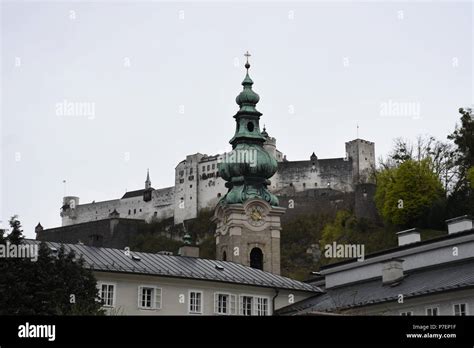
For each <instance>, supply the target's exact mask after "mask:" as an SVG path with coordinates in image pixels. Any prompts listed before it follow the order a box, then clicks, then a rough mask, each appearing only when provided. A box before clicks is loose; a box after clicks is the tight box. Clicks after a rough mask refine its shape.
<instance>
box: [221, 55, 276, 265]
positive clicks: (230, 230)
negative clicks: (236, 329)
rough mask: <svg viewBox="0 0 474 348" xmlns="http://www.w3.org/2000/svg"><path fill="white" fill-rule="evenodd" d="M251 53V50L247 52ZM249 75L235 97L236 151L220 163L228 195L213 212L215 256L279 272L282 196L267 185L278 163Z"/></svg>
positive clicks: (233, 143) (247, 67) (234, 140)
mask: <svg viewBox="0 0 474 348" xmlns="http://www.w3.org/2000/svg"><path fill="white" fill-rule="evenodd" d="M246 56H247V58H248V56H249V54H248V53H247V54H246ZM245 67H246V69H247V74H246V76H245V79H244V81H243V82H242V85H243V86H244V88H243V91H242V92H241V93H240V94H239V95H238V96H237V98H236V102H237V104H238V105H239V107H240V109H239V111H238V112H237V114H236V115H235V116H234V118H235V121H236V130H235V135H234V137H233V138H232V139H231V140H230V143H231V144H232V151H231V152H230V153H228V154H224V155H223V159H222V160H221V161H220V163H219V164H218V170H219V173H220V175H221V177H222V178H223V179H224V180H225V181H226V184H225V186H226V187H227V188H228V192H227V194H226V195H225V196H224V197H223V198H222V199H221V200H220V201H219V204H218V205H217V207H216V209H215V213H214V217H213V221H214V222H216V225H217V228H216V258H217V259H218V260H227V261H234V262H238V263H241V264H244V265H247V266H251V267H254V268H258V269H262V270H264V271H267V272H272V273H275V274H280V230H281V227H280V216H281V215H283V214H284V212H285V209H284V208H280V207H278V198H277V197H276V196H275V195H274V194H273V193H271V192H270V191H269V190H268V188H267V186H268V185H270V181H269V180H268V179H269V178H271V177H272V176H273V175H274V174H275V172H276V171H277V168H278V164H277V161H276V159H275V157H274V155H273V153H272V147H271V145H269V144H268V143H267V145H266V146H267V148H268V149H269V150H268V151H267V150H266V149H264V143H265V142H266V141H267V138H266V137H265V135H264V134H262V133H261V132H260V126H259V121H260V116H261V115H262V114H261V113H260V112H259V111H257V109H256V108H255V106H256V104H257V103H258V101H259V99H260V97H259V96H258V94H257V93H255V92H254V91H253V90H252V85H253V81H252V79H251V78H250V76H249V74H248V69H249V68H250V64H249V63H248V60H247V63H246V64H245Z"/></svg>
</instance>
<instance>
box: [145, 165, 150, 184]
mask: <svg viewBox="0 0 474 348" xmlns="http://www.w3.org/2000/svg"><path fill="white" fill-rule="evenodd" d="M150 187H151V180H150V169H149V168H147V170H146V181H145V189H149V188H150Z"/></svg>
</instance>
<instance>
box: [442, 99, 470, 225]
mask: <svg viewBox="0 0 474 348" xmlns="http://www.w3.org/2000/svg"><path fill="white" fill-rule="evenodd" d="M459 113H460V114H461V125H460V126H458V125H456V128H455V130H454V132H453V133H452V134H450V135H448V139H450V140H453V141H454V144H455V145H456V149H455V155H454V156H453V158H454V162H455V163H456V165H457V166H458V181H457V183H456V186H455V187H454V190H453V192H452V194H451V195H450V197H449V199H448V206H449V216H450V217H454V216H459V215H464V214H473V213H474V194H473V189H472V185H471V182H472V181H471V178H472V172H471V168H472V167H474V120H473V113H472V109H471V108H466V109H464V108H460V109H459Z"/></svg>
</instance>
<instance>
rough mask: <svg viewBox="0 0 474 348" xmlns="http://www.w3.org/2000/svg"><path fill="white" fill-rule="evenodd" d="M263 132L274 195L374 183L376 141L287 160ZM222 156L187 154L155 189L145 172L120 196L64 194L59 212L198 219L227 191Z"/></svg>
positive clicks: (85, 216) (72, 217)
mask: <svg viewBox="0 0 474 348" xmlns="http://www.w3.org/2000/svg"><path fill="white" fill-rule="evenodd" d="M261 134H262V135H263V136H264V137H265V138H266V141H265V143H264V149H265V150H266V151H267V152H268V153H270V154H271V155H273V156H274V158H275V159H276V160H277V162H278V170H277V172H276V174H275V175H274V176H273V177H272V178H271V179H270V182H271V184H270V185H269V186H268V188H269V189H270V191H271V192H272V193H273V194H275V195H276V196H283V197H284V196H288V195H290V196H291V195H292V194H293V195H294V194H296V193H298V194H300V193H301V192H304V191H310V190H311V191H315V190H321V191H327V190H328V189H330V190H333V191H335V192H356V191H357V187H360V185H359V184H367V183H370V180H371V179H370V171H371V168H373V167H374V166H375V145H374V143H373V142H370V141H366V140H362V139H355V140H352V141H349V142H347V143H346V144H345V150H346V153H345V157H341V158H327V159H319V158H318V157H317V156H316V155H315V153H314V152H313V154H312V155H311V156H310V157H309V158H308V159H307V160H301V161H289V160H287V159H286V156H285V155H284V154H283V153H282V152H281V151H279V150H278V149H277V147H276V139H275V138H274V137H271V136H269V135H268V133H267V132H266V130H265V128H264V129H263V131H262V133H261ZM223 157H225V154H222V155H214V156H208V155H204V154H200V153H196V154H193V155H188V156H186V159H184V160H183V161H181V162H179V163H178V165H177V166H176V168H175V185H174V186H171V187H165V188H157V189H155V188H153V187H152V186H151V180H150V175H149V173H147V177H146V181H145V186H144V188H142V189H139V190H135V191H129V192H126V193H125V194H124V195H123V196H122V197H121V198H118V199H113V200H109V201H102V202H92V203H85V204H80V201H79V197H76V196H66V197H64V198H63V205H62V208H61V212H60V215H61V218H62V226H69V225H74V224H79V223H84V222H91V221H96V220H104V219H108V218H111V217H120V218H125V219H135V220H145V221H151V220H153V219H156V220H163V219H169V218H173V219H174V223H175V224H179V223H182V222H183V221H185V220H188V219H193V218H196V217H197V214H198V212H199V211H200V210H202V209H214V208H215V206H216V204H217V202H218V201H219V200H220V199H221V197H223V196H224V195H225V194H226V193H227V190H228V189H227V188H226V187H225V181H224V180H223V179H222V178H221V177H220V175H219V171H218V170H217V163H218V161H220V160H222V158H223ZM364 190H365V189H364ZM364 194H365V191H364ZM314 196H315V197H316V196H317V195H314ZM315 199H317V198H315Z"/></svg>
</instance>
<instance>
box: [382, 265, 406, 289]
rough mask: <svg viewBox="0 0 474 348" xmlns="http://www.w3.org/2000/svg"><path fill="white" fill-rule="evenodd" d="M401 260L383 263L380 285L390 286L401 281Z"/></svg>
mask: <svg viewBox="0 0 474 348" xmlns="http://www.w3.org/2000/svg"><path fill="white" fill-rule="evenodd" d="M403 277H404V275H403V260H401V259H392V260H388V261H386V262H384V263H383V269H382V283H383V285H391V284H394V283H397V282H400V281H401V280H402V279H403Z"/></svg>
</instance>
